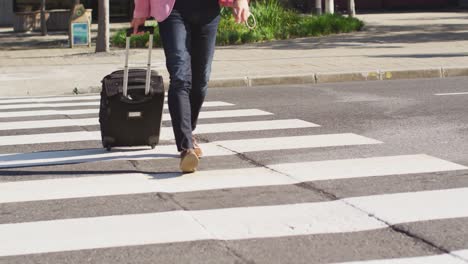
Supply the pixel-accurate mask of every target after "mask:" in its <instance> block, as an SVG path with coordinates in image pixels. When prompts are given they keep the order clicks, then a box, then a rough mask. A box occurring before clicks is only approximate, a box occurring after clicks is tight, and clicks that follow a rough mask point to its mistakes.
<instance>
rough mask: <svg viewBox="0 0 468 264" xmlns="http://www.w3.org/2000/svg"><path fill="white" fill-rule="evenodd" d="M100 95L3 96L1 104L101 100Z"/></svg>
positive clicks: (0, 100)
mask: <svg viewBox="0 0 468 264" xmlns="http://www.w3.org/2000/svg"><path fill="white" fill-rule="evenodd" d="M100 99H101V96H99V95H87V96H58V97H42V98H28V97H24V98H1V99H0V104H18V103H44V102H49V103H50V102H67V101H85V100H89V101H91V100H100Z"/></svg>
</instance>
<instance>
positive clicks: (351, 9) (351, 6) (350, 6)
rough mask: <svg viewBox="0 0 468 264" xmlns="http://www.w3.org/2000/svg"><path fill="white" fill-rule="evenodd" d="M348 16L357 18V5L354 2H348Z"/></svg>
mask: <svg viewBox="0 0 468 264" xmlns="http://www.w3.org/2000/svg"><path fill="white" fill-rule="evenodd" d="M348 15H349V16H350V17H355V16H356V5H355V3H354V0H348Z"/></svg>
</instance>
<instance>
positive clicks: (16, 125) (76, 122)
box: [0, 109, 272, 130]
mask: <svg viewBox="0 0 468 264" xmlns="http://www.w3.org/2000/svg"><path fill="white" fill-rule="evenodd" d="M265 115H272V113H268V112H265V111H262V110H258V109H241V110H223V111H208V112H200V116H199V118H200V119H208V118H226V117H247V116H265ZM168 120H171V116H170V115H169V114H163V121H168ZM94 125H99V119H98V118H97V117H94V118H83V119H54V120H38V121H16V122H0V130H14V129H35V128H52V127H71V126H94Z"/></svg>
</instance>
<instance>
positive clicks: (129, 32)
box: [123, 26, 154, 97]
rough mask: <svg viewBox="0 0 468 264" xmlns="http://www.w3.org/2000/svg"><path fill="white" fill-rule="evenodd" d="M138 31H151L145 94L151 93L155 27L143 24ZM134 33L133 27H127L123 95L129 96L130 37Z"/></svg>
mask: <svg viewBox="0 0 468 264" xmlns="http://www.w3.org/2000/svg"><path fill="white" fill-rule="evenodd" d="M138 32H149V33H150V35H149V44H148V64H147V70H146V80H145V95H148V94H149V91H150V86H151V51H152V50H153V36H154V27H144V26H141V27H139V28H138ZM132 34H133V28H129V29H127V34H126V40H125V66H124V77H123V95H124V96H125V97H127V94H128V72H129V69H128V57H129V54H130V37H131V36H132Z"/></svg>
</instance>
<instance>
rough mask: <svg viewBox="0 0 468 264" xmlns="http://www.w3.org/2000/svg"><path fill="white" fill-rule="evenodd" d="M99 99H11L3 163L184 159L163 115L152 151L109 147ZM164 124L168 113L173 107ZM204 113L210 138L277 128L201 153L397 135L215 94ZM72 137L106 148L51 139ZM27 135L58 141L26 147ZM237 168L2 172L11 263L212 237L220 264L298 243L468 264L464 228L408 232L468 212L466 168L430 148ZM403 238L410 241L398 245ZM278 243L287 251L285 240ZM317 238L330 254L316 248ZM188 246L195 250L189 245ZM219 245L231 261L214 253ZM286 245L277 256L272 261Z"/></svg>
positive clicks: (310, 258) (1, 125)
mask: <svg viewBox="0 0 468 264" xmlns="http://www.w3.org/2000/svg"><path fill="white" fill-rule="evenodd" d="M98 105H99V96H96V95H90V96H73V97H67V96H61V97H33V98H1V99H0V110H1V112H0V131H4V132H11V134H7V135H5V136H1V137H0V150H3V149H8V150H10V151H9V152H7V153H0V173H2V171H3V172H5V173H9V172H15V173H17V174H16V175H18V176H22V173H26V172H27V171H26V170H25V169H27V170H28V171H30V170H33V171H34V169H36V168H37V169H41V168H49V167H54V166H61V168H62V170H65V171H64V172H63V173H66V170H67V168H68V169H70V173H71V172H72V171H71V168H72V167H70V166H75V167H74V168H76V166H82V167H87V166H92V165H93V164H98V166H99V164H107V165H109V164H110V165H117V164H118V162H120V161H148V162H151V164H152V166H158V164H166V163H170V162H173V161H177V160H178V153H177V152H176V149H175V146H174V145H173V135H172V131H171V128H170V127H169V126H166V124H165V125H164V127H163V128H162V131H161V140H162V141H163V142H162V144H161V145H160V146H158V147H157V148H156V149H154V150H151V149H149V148H141V147H135V148H132V147H130V148H116V149H115V150H114V151H112V152H107V151H105V150H104V149H103V148H101V147H100V145H99V144H100V142H99V140H100V133H99V130H98V127H97V126H98V124H99V123H98V119H97V113H98V109H97V106H98ZM31 109H35V110H31ZM38 117H40V118H41V120H38V119H37V118H38ZM233 118H235V120H236V121H235V122H233V121H232V119H233ZM250 118H253V119H254V120H250ZM164 120H165V121H169V120H170V118H169V116H168V114H167V112H166V113H165V114H164ZM200 121H201V122H200V124H199V125H198V126H197V131H196V133H197V134H200V135H201V136H203V135H205V134H206V135H210V134H220V135H222V134H230V133H233V132H239V133H256V132H269V133H268V135H266V136H264V135H257V136H255V137H252V138H241V139H238V138H229V136H227V138H222V139H220V140H214V141H209V142H203V143H202V144H201V147H202V148H203V150H204V153H205V157H204V160H202V163H208V162H210V159H212V160H215V159H216V160H218V161H219V160H223V159H239V157H242V158H244V159H248V156H249V154H251V153H271V154H272V155H280V154H274V153H278V152H281V151H286V150H289V151H296V150H303V151H314V150H316V149H322V148H344V147H346V148H349V149H352V148H356V147H358V146H368V147H369V148H372V147H377V146H379V145H385V144H387V143H385V142H382V141H380V140H379V139H378V138H377V139H374V138H369V137H365V136H362V135H358V134H354V133H351V132H348V133H327V134H317V133H315V130H316V129H318V128H321V125H320V124H315V123H312V122H308V121H304V120H300V119H281V118H276V117H275V114H274V113H271V112H267V111H264V110H262V109H252V108H247V109H246V108H243V107H242V106H240V105H235V104H233V103H231V102H223V101H209V102H207V103H206V104H205V106H204V108H203V111H202V113H201V115H200ZM204 121H209V122H206V123H205V122H204ZM41 129H50V130H55V129H57V131H52V132H50V131H47V132H43V131H42V130H41ZM58 129H60V130H58ZM77 129H81V130H79V131H77ZM294 129H303V131H308V132H310V133H306V135H304V132H303V133H302V134H300V135H290V136H281V135H279V134H278V135H275V133H276V131H285V130H291V131H293V130H294ZM26 130H27V131H28V133H26V132H25V131H26ZM34 131H38V132H37V133H36V132H34ZM68 142H90V143H91V144H93V143H95V148H82V149H65V150H63V149H55V148H54V146H55V144H67V143H68ZM24 145H29V146H32V147H34V146H36V145H43V146H47V147H48V148H49V149H47V150H46V151H39V152H34V151H23V150H24V149H25V148H23V147H22V146H24ZM12 148H14V151H11V149H12ZM250 161H252V160H250ZM240 164H244V166H243V167H240V168H239V167H237V168H222V167H221V168H216V166H215V165H216V164H214V165H212V168H210V169H208V170H201V171H199V172H197V173H195V174H188V175H183V174H181V173H179V172H178V171H176V170H175V169H174V171H162V172H148V171H147V170H145V169H142V168H138V167H137V168H134V169H133V170H131V171H116V172H114V171H106V170H102V171H93V173H89V174H87V173H82V174H79V175H72V176H65V177H62V176H54V175H53V174H52V175H51V176H50V177H45V178H44V177H36V176H34V174H33V175H32V176H28V177H21V178H20V179H19V180H16V179H13V180H12V177H9V178H7V180H1V177H2V175H9V174H1V175H0V241H2V243H0V263H28V262H27V261H33V262H34V261H35V262H36V263H41V262H44V263H45V262H47V263H63V262H64V261H60V258H62V260H65V259H66V260H67V261H65V262H67V263H75V262H76V263H86V262H87V261H90V262H91V263H107V262H110V259H106V257H105V256H106V254H99V253H98V254H97V255H99V256H94V257H95V259H91V258H90V257H89V256H90V254H91V252H94V253H93V254H95V253H96V252H101V253H103V252H126V253H125V254H124V255H126V256H127V257H128V259H126V258H122V259H120V260H115V259H114V260H113V261H112V262H113V263H129V262H131V263H139V262H140V261H132V259H131V258H132V255H133V256H136V254H137V253H135V252H141V250H143V249H144V250H156V251H157V252H159V255H152V257H149V258H148V259H147V260H145V261H146V262H144V261H143V262H144V263H158V262H160V263H164V262H165V261H163V260H162V259H161V258H163V256H164V255H165V254H169V253H168V252H171V250H172V249H171V250H170V248H174V249H179V247H180V248H185V247H189V248H192V247H198V246H201V245H205V246H207V248H209V249H210V250H211V251H210V252H212V254H213V256H212V257H213V259H211V261H213V263H221V262H224V260H232V261H231V262H229V261H226V263H250V262H252V263H272V262H274V263H295V262H298V260H297V259H296V260H295V261H292V260H291V259H289V261H288V259H287V258H285V257H286V256H287V255H288V254H287V253H288V252H286V251H288V250H290V252H293V253H297V254H303V263H371V264H372V263H468V253H467V252H468V241H467V240H466V238H465V237H464V236H463V234H457V230H450V229H448V230H446V232H447V233H448V234H450V235H452V236H453V237H454V239H455V240H457V239H458V241H461V242H459V243H461V244H459V245H457V246H454V247H453V248H444V249H443V250H442V249H441V248H442V247H437V243H438V242H437V241H432V240H431V239H434V238H431V237H425V236H424V235H425V234H424V233H422V234H413V233H411V232H412V230H413V228H416V229H417V228H419V227H420V226H426V225H428V226H431V225H434V226H435V225H436V224H440V225H443V224H445V223H446V222H447V221H452V220H453V219H460V221H467V222H468V220H466V219H468V207H467V206H463V205H460V204H459V203H457V201H466V200H468V184H467V185H460V186H457V187H455V188H454V187H443V186H444V184H443V182H449V181H451V180H452V178H453V176H454V175H457V173H460V174H464V173H467V171H468V168H467V167H466V166H464V165H462V164H457V163H454V162H451V161H448V160H444V159H440V158H438V157H434V156H431V155H427V154H424V153H399V154H398V155H391V156H390V155H376V156H372V157H365V158H363V157H356V158H348V159H328V160H317V161H308V160H295V161H284V162H281V163H278V162H275V163H272V164H265V165H261V164H255V163H254V164H252V162H250V163H249V162H244V163H240ZM48 166H49V167H48ZM174 168H176V167H174ZM213 168H215V169H213ZM425 175H431V176H433V177H434V178H436V179H440V181H441V183H440V186H441V187H440V188H438V187H433V188H432V189H431V188H425V189H424V188H421V189H416V190H412V191H410V192H409V191H407V190H401V191H399V192H395V191H393V192H388V193H387V192H385V191H383V192H382V191H380V192H375V193H372V190H370V192H369V193H361V194H359V193H357V194H349V195H346V194H345V195H343V194H337V193H333V192H332V191H329V190H326V189H324V188H322V186H325V185H328V186H338V185H340V184H344V185H346V183H349V182H350V181H362V180H365V181H368V183H369V188H374V187H375V186H374V185H372V183H373V182H377V180H378V179H382V180H385V179H391V178H395V177H401V178H402V179H408V180H412V179H414V178H415V177H424V176H425ZM343 188H345V187H343ZM428 205H430V206H428ZM400 226H402V227H400ZM405 228H406V229H405ZM401 230H406V231H405V232H406V233H405V232H402V231H401ZM415 232H416V231H415ZM361 236H363V237H364V238H360V237H361ZM419 236H421V239H420V241H418V243H420V244H424V246H416V245H415V238H414V237H419ZM345 237H346V238H347V239H344V238H345ZM379 237H381V238H382V239H384V240H388V242H387V245H385V246H386V247H387V249H388V252H389V253H387V255H385V254H383V255H378V254H377V253H379V252H381V251H382V250H383V249H382V248H377V249H375V252H373V250H372V247H373V246H376V245H374V244H377V243H374V244H373V243H370V241H373V240H374V239H379ZM360 239H363V240H362V241H366V242H365V243H364V242H362V241H361V240H360ZM285 241H286V242H285ZM327 241H333V243H329V244H328V242H327ZM358 241H361V242H358ZM463 241H464V242H463ZM4 242H5V243H4ZM353 243H356V244H353ZM404 244H407V245H408V246H407V248H410V249H411V250H407V251H405V250H403V249H399V248H398V245H404ZM189 245H190V246H189ZM219 245H223V246H221V247H219ZM278 245H283V247H284V248H279V249H278V248H277V247H278ZM340 245H341V246H340ZM320 247H323V250H318V248H320ZM340 247H341V250H339V249H340ZM288 248H289V249H288ZM314 248H316V249H317V250H314ZM347 249H352V250H354V251H355V252H356V251H357V252H361V253H360V254H357V255H358V256H360V258H358V259H357V258H356V256H355V255H353V256H354V257H350V256H351V255H347V254H346V250H347ZM114 250H115V251H114ZM186 252H187V255H190V253H188V252H192V251H191V250H187V251H186ZM233 252H234V253H233ZM217 253H219V255H220V257H219V259H217V260H216V258H215V255H216V254H217ZM57 254H58V255H57ZM192 254H194V256H195V255H197V254H201V253H200V251H197V252H192ZM276 254H279V255H278V257H277V258H275V257H273V256H275V255H276ZM264 255H270V256H271V258H268V257H267V256H264ZM171 257H173V258H174V259H172V260H173V261H170V262H171V263H182V262H184V261H181V260H180V259H179V261H177V260H175V259H177V258H182V256H174V255H172V256H171ZM50 258H52V259H55V262H54V261H53V260H52V261H50ZM194 258H195V257H194ZM73 259H74V260H73ZM267 259H268V260H267ZM158 260H159V261H158ZM221 260H223V261H221ZM143 262H142V263H143ZM166 262H168V261H167V258H166ZM188 262H191V261H188ZM194 262H197V261H194ZM198 262H203V263H206V262H208V261H207V259H204V260H201V259H198ZM198 262H197V263H198ZM31 263H32V262H31Z"/></svg>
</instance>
